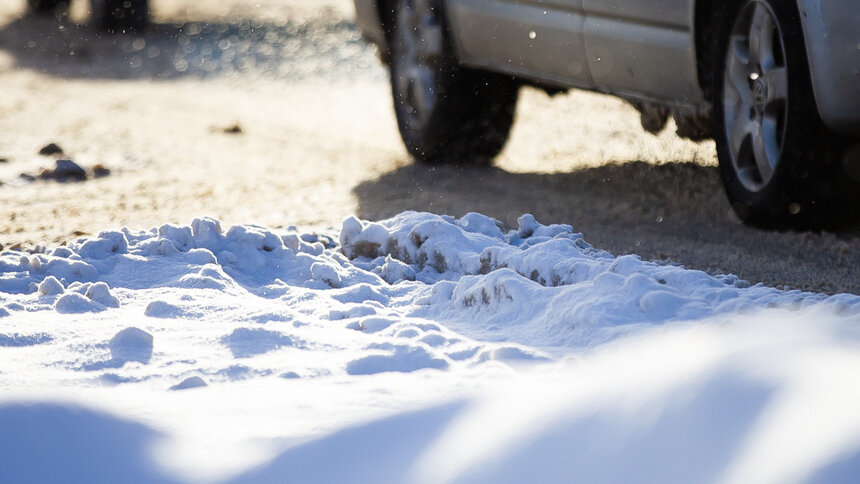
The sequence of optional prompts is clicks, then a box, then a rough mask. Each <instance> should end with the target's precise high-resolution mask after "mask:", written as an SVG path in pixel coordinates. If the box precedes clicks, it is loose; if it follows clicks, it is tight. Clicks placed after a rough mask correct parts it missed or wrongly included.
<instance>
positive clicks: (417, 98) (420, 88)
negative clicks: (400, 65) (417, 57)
mask: <svg viewBox="0 0 860 484" xmlns="http://www.w3.org/2000/svg"><path fill="white" fill-rule="evenodd" d="M410 74H411V75H410V77H411V78H412V89H413V94H412V95H413V97H414V99H413V100H412V107H413V108H414V109H415V111H417V113H416V114H417V115H418V119H420V120H421V122H425V121H427V118H428V117H429V116H430V111H431V110H432V107H433V105H434V104H435V103H436V93H435V92H434V90H433V80H434V76H433V73H432V72H430V70H429V69H427V68H424V67H416V68H415V69H413V70H412V71H411V73H410Z"/></svg>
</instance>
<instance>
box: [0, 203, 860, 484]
mask: <svg viewBox="0 0 860 484" xmlns="http://www.w3.org/2000/svg"><path fill="white" fill-rule="evenodd" d="M0 270H2V275H0V429H3V432H2V436H0V482H88V483H99V482H104V483H107V482H146V483H154V482H367V483H385V482H390V483H465V482H469V483H475V482H493V483H503V482H511V483H514V482H518V483H521V482H547V483H555V482H571V481H574V480H576V481H580V482H618V483H621V482H624V483H628V482H661V483H671V482H678V483H689V482H725V483H745V482H756V483H784V482H855V481H856V476H857V475H858V472H860V412H858V411H857V408H860V384H858V379H857V377H856V375H857V374H860V356H858V355H860V297H858V296H853V295H848V294H839V295H836V296H827V295H823V294H815V293H804V292H800V291H785V290H777V289H774V288H769V287H765V286H762V285H752V286H751V285H750V284H748V283H747V282H745V281H742V280H739V279H738V278H737V277H734V276H731V275H720V276H711V275H708V274H706V273H704V272H701V271H694V270H687V269H685V268H683V267H678V266H672V265H667V264H660V263H654V262H648V261H643V260H641V259H640V258H639V257H637V256H635V255H626V256H620V257H614V256H613V255H611V254H609V253H607V252H605V251H602V250H600V249H598V248H595V247H592V246H591V245H590V244H588V243H587V242H586V241H585V240H584V238H583V236H582V235H581V234H579V233H576V232H575V231H574V229H573V228H572V227H570V226H568V225H543V224H540V223H539V222H538V221H536V220H535V219H534V217H532V216H530V215H524V216H522V217H520V219H519V221H518V226H517V227H515V228H513V229H510V230H507V229H506V228H505V227H503V226H502V225H501V224H500V223H499V222H497V221H496V220H493V219H491V218H489V217H486V216H483V215H481V214H476V213H470V214H468V215H466V216H464V217H462V218H459V219H456V218H453V217H449V216H438V215H434V214H429V213H417V212H405V213H402V214H400V215H398V216H396V217H393V218H391V219H388V220H383V221H379V222H368V221H362V220H359V219H357V218H355V217H350V218H348V219H346V220H345V221H344V223H343V225H342V228H341V230H340V231H339V233H337V232H334V233H332V234H311V233H302V232H301V231H300V230H299V229H297V228H295V227H290V228H288V229H285V230H271V229H267V228H265V227H258V226H253V225H241V226H233V227H222V225H221V223H220V222H219V221H217V220H214V219H211V218H200V219H196V220H194V221H192V223H191V224H190V225H187V226H177V225H162V226H161V227H157V228H153V229H151V230H148V231H142V232H138V231H131V230H128V229H123V230H120V231H106V232H102V233H100V234H99V235H98V236H97V237H93V238H88V239H80V240H78V241H75V242H74V243H71V244H69V245H68V246H67V247H57V248H54V249H50V250H45V251H44V252H41V253H34V254H29V253H21V252H16V251H4V252H2V253H0ZM179 390H181V391H179Z"/></svg>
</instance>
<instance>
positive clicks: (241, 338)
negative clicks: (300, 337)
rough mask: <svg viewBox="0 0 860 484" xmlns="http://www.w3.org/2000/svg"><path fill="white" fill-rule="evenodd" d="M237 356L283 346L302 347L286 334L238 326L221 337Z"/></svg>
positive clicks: (234, 355)
mask: <svg viewBox="0 0 860 484" xmlns="http://www.w3.org/2000/svg"><path fill="white" fill-rule="evenodd" d="M221 343H222V344H223V345H225V346H227V347H228V348H230V352H231V353H233V357H235V358H249V357H251V356H255V355H260V354H263V353H267V352H269V351H272V350H276V349H278V348H281V347H301V346H302V345H301V344H298V343H297V342H295V341H294V340H293V338H291V337H289V336H287V335H286V334H283V333H279V332H277V331H269V330H266V329H262V328H236V329H235V330H233V332H232V333H230V334H228V335H227V336H224V337H223V338H221Z"/></svg>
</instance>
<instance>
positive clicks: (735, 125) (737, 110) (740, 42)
mask: <svg viewBox="0 0 860 484" xmlns="http://www.w3.org/2000/svg"><path fill="white" fill-rule="evenodd" d="M782 38H783V37H782V32H781V30H780V26H779V23H778V22H777V21H776V15H775V14H774V13H773V10H772V9H771V8H770V6H769V5H767V4H766V3H764V2H761V1H758V0H752V1H750V2H749V3H747V4H746V5H745V6H744V8H743V9H742V10H741V13H740V15H739V16H738V17H737V20H736V21H735V25H734V29H733V31H732V34H731V37H730V39H729V46H728V52H727V53H726V64H725V72H724V74H723V99H722V100H723V108H724V115H723V123H724V127H725V133H726V137H727V141H728V147H729V152H730V155H731V161H732V168H733V169H734V170H735V173H736V174H737V178H738V181H740V183H741V184H742V185H743V186H744V187H745V188H746V189H747V190H750V191H753V192H757V191H759V190H761V189H763V188H764V187H765V186H767V184H768V182H770V180H771V179H772V178H773V176H774V173H775V171H776V169H777V166H778V164H779V161H780V158H781V154H782V146H783V140H784V138H785V129H786V117H787V115H788V71H787V69H786V65H785V59H786V57H785V46H784V45H783V41H782Z"/></svg>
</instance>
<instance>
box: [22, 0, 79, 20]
mask: <svg viewBox="0 0 860 484" xmlns="http://www.w3.org/2000/svg"><path fill="white" fill-rule="evenodd" d="M27 7H28V8H29V9H30V12H32V13H34V14H36V15H41V16H55V17H60V16H62V15H64V14H65V13H66V12H68V11H69V1H68V0H27Z"/></svg>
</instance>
